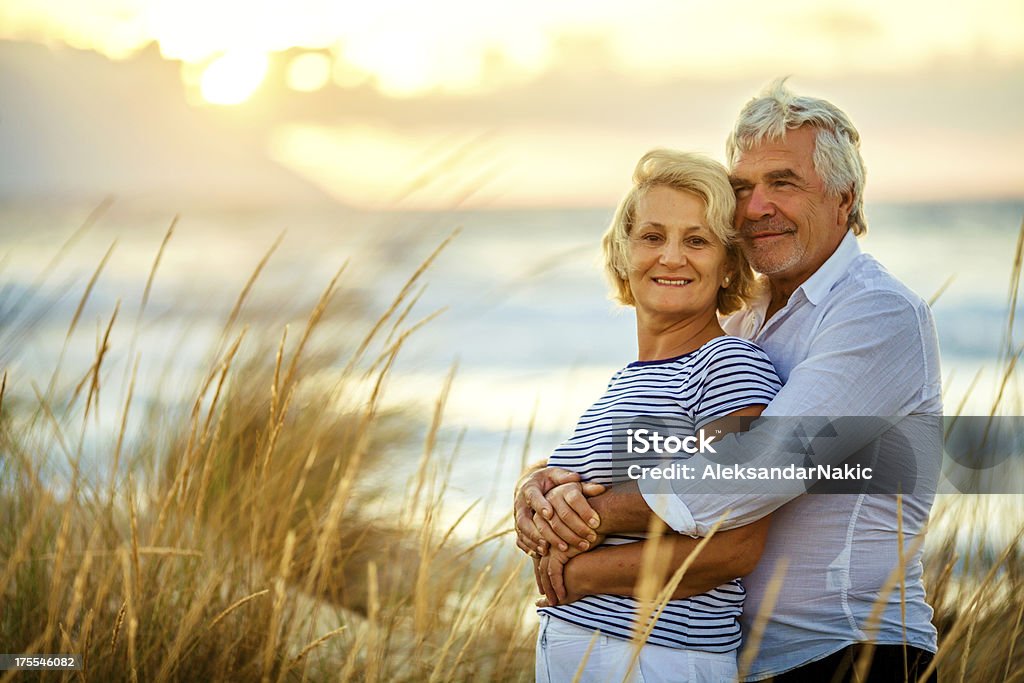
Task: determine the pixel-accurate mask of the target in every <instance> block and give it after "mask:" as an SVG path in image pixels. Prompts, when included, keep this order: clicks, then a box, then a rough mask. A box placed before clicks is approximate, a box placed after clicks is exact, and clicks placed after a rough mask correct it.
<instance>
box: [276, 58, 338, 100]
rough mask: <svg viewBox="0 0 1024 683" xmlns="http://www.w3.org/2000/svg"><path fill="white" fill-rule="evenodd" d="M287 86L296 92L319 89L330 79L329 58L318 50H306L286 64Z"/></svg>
mask: <svg viewBox="0 0 1024 683" xmlns="http://www.w3.org/2000/svg"><path fill="white" fill-rule="evenodd" d="M286 78H287V81H288V87H289V88H291V89H292V90H296V91H298V92H314V91H316V90H320V89H321V88H323V87H324V86H325V85H327V83H328V82H330V80H331V60H330V58H329V57H328V56H327V55H325V54H322V53H320V52H307V53H305V54H301V55H299V56H298V57H296V58H294V59H293V60H292V61H291V63H290V64H289V65H288V74H287V77H286Z"/></svg>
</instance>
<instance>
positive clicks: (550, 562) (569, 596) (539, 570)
mask: <svg viewBox="0 0 1024 683" xmlns="http://www.w3.org/2000/svg"><path fill="white" fill-rule="evenodd" d="M603 540H604V538H603V537H601V536H597V537H595V539H594V543H593V546H594V547H596V546H598V545H599V544H600V543H601V541H603ZM583 552H584V551H583V550H579V549H577V548H568V549H566V550H559V549H558V548H551V549H550V550H549V552H548V553H547V554H546V555H544V556H543V557H541V558H540V559H539V560H535V561H534V577H535V578H536V580H537V589H538V590H539V591H540V592H541V593H543V594H544V599H545V603H546V604H547V605H564V604H566V603H567V602H573V601H575V600H579V598H580V596H579V595H574V594H573V593H572V591H571V590H570V589H569V587H568V586H567V584H566V580H565V567H566V565H568V564H569V561H570V560H571V559H572V558H574V557H576V556H577V555H580V554H581V553H583Z"/></svg>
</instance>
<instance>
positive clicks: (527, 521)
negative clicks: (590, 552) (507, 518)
mask: <svg viewBox="0 0 1024 683" xmlns="http://www.w3.org/2000/svg"><path fill="white" fill-rule="evenodd" d="M579 478H580V476H579V475H578V474H577V473H575V472H572V471H570V470H565V469H562V468H559V467H542V468H539V469H536V470H534V471H533V472H530V473H529V474H527V475H526V476H524V477H523V478H522V479H521V480H520V483H519V486H518V487H517V488H516V494H515V499H514V501H513V520H514V522H515V529H516V545H517V546H519V548H520V549H521V550H522V551H523V552H525V553H526V554H527V555H534V556H540V555H543V554H545V553H546V552H547V546H548V544H549V542H550V540H545V535H544V533H543V529H541V528H539V527H538V525H537V524H536V523H535V522H534V520H535V519H538V520H543V521H544V522H545V524H544V526H545V527H546V528H548V534H547V537H548V539H555V538H558V539H560V538H561V537H560V536H559V535H558V534H556V533H554V532H553V531H552V530H551V529H550V523H549V520H551V519H552V518H553V517H556V516H558V517H559V519H560V520H561V518H562V516H563V515H565V516H568V517H569V519H570V522H571V523H572V525H573V528H576V529H579V530H580V531H582V532H584V534H585V535H586V534H587V533H588V532H590V527H588V526H587V523H586V522H583V517H586V518H587V519H588V520H591V519H597V515H596V514H595V513H594V510H593V509H592V508H591V507H590V505H589V503H587V502H586V497H587V496H596V495H597V494H599V493H601V492H603V491H604V487H603V486H601V485H600V484H591V483H583V484H581V483H579ZM564 484H574V485H575V488H576V490H577V492H578V493H579V495H578V496H572V500H571V503H570V502H569V501H567V499H566V497H565V496H564V495H560V496H559V498H558V500H557V502H558V505H559V506H565V505H570V508H569V510H570V511H571V514H569V512H566V511H565V510H564V509H563V510H561V511H557V515H556V508H555V507H554V506H553V504H552V503H551V502H549V501H548V500H547V498H546V497H545V494H547V493H549V492H551V491H553V490H554V489H556V488H557V487H559V486H560V485H564ZM563 493H564V492H563ZM559 527H560V528H561V527H565V522H564V521H562V522H561V523H560V524H559ZM565 528H566V529H568V528H570V527H565ZM567 535H570V534H569V533H568V532H567ZM566 540H567V541H569V542H570V543H573V545H577V546H578V545H579V543H580V542H581V541H583V540H585V538H584V537H582V536H577V535H571V537H570V538H568V539H566ZM558 543H559V544H561V545H566V544H565V543H564V542H562V541H561V540H559V541H558Z"/></svg>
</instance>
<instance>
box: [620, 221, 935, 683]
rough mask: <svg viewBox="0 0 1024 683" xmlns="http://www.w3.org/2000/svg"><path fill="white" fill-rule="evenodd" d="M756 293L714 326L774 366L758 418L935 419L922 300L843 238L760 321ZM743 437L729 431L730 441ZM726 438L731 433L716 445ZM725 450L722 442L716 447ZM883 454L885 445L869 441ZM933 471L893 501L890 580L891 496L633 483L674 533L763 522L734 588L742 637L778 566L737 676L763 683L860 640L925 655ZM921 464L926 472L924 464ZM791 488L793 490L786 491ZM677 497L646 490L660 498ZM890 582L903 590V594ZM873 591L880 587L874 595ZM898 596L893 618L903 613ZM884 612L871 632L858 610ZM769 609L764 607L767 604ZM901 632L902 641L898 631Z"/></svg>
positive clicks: (929, 324) (930, 641)
mask: <svg viewBox="0 0 1024 683" xmlns="http://www.w3.org/2000/svg"><path fill="white" fill-rule="evenodd" d="M767 306H768V298H767V296H766V297H765V298H764V299H763V300H762V301H760V302H758V303H757V304H755V305H754V306H753V308H752V309H746V310H744V311H741V312H740V313H738V314H735V315H733V316H731V317H730V318H727V319H726V320H724V321H723V327H724V329H725V331H726V332H727V333H729V334H733V335H736V336H741V337H745V338H748V339H751V340H752V341H754V342H755V343H757V344H758V345H760V346H761V347H762V348H763V349H764V350H765V351H766V352H767V354H768V357H769V358H771V360H772V362H773V363H774V364H775V367H776V370H777V371H778V373H779V376H780V377H781V378H782V381H783V382H784V386H783V388H782V391H780V392H779V394H778V395H777V396H776V398H775V399H774V400H773V401H772V402H771V403H770V404H769V405H768V407H767V408H766V409H765V411H764V413H763V414H764V415H766V416H829V417H838V416H882V417H898V416H907V415H917V414H925V415H940V414H941V412H942V400H941V386H940V385H941V378H940V371H939V353H938V342H937V340H936V334H935V324H934V321H933V319H932V316H931V311H930V310H929V308H928V305H927V304H926V303H925V302H924V301H923V300H922V299H921V298H920V297H919V296H917V295H916V294H914V293H913V292H912V291H911V290H909V289H908V288H907V287H906V286H904V285H903V284H902V283H900V282H899V281H898V280H897V279H896V278H894V277H893V276H892V275H891V274H890V273H889V272H888V271H886V270H885V268H883V267H882V266H881V265H880V264H879V263H878V262H877V261H876V260H875V259H874V258H872V257H871V256H869V255H867V254H864V253H862V252H861V251H860V247H859V245H858V243H857V239H856V237H855V236H854V235H853V233H847V235H846V236H845V238H844V239H843V241H842V242H841V243H840V245H839V247H838V248H837V249H836V251H835V252H834V253H833V254H832V256H831V257H830V258H829V259H828V261H826V262H825V264H824V265H822V267H821V268H819V269H818V270H817V271H816V272H815V273H814V274H813V275H812V276H811V277H810V278H808V279H807V280H806V281H805V282H804V283H803V284H802V285H801V286H800V287H799V288H798V289H797V290H796V291H795V292H794V293H793V295H792V296H791V297H790V298H789V301H788V302H787V304H786V305H785V306H784V307H783V308H782V309H781V310H779V311H778V312H777V313H776V314H775V315H773V316H772V318H771V319H770V320H768V321H767V322H765V320H764V318H765V313H766V310H767ZM744 436H745V435H740V436H739V437H738V440H742V439H743V438H744ZM728 438H734V437H727V439H728ZM721 443H722V446H721V447H720V448H719V451H721V450H722V448H725V447H726V446H725V444H726V443H727V440H723V441H722V442H721ZM875 447H876V448H879V449H880V451H879V455H881V457H884V456H885V454H886V450H885V449H886V444H885V438H884V437H883V438H882V439H880V440H877V441H876V442H875ZM940 457H941V453H936V454H935V459H934V463H933V465H934V471H928V472H924V473H922V474H923V475H924V476H923V477H922V479H923V485H920V482H919V486H918V487H917V488H915V491H914V494H913V495H905V496H902V501H901V504H902V512H903V529H902V532H903V537H904V551H905V554H906V557H905V566H904V571H903V572H902V574H903V576H902V580H897V581H896V584H895V588H894V589H891V586H892V584H891V583H889V584H888V586H887V581H888V580H889V578H890V574H893V575H894V576H895V577H896V578H897V579H899V578H900V577H899V572H898V571H897V572H895V573H894V568H897V567H898V565H899V559H898V558H899V555H900V553H899V549H898V543H897V538H898V536H897V496H895V495H884V494H850V495H813V494H810V495H800V494H801V492H802V486H800V485H797V486H793V487H792V488H791V490H789V491H786V492H785V493H781V494H780V493H779V491H780V489H779V487H773V488H772V490H771V493H770V494H766V495H751V494H744V493H737V494H735V495H728V494H723V493H711V494H709V493H707V492H702V491H701V482H700V481H699V479H697V480H668V481H666V480H650V479H644V480H641V481H640V482H639V483H640V490H641V493H642V494H643V495H644V499H645V500H646V501H647V503H648V505H650V506H651V508H652V509H653V510H654V511H655V512H656V513H657V514H658V515H659V516H661V517H662V518H663V519H664V520H665V522H666V523H667V524H668V525H669V526H671V527H672V528H674V529H675V530H676V531H679V532H681V533H685V534H689V535H704V534H706V533H707V531H708V530H709V528H710V527H711V526H712V525H713V524H714V523H715V522H716V521H717V520H718V519H719V518H720V517H722V516H723V515H724V514H726V513H728V515H729V519H728V521H727V522H726V524H725V525H724V526H725V527H726V528H728V527H735V526H740V525H742V524H747V523H750V522H752V521H754V520H756V519H760V518H761V517H764V516H765V515H768V514H770V513H774V514H773V516H772V523H771V530H770V532H769V535H768V541H767V544H766V549H765V552H764V555H763V556H762V558H761V561H760V563H759V564H758V567H757V569H755V570H754V572H753V573H752V574H750V575H749V576H748V577H747V578H746V579H745V582H746V586H747V590H748V598H747V606H746V609H745V614H744V620H745V625H746V627H747V633H748V634H749V628H750V627H751V626H752V624H753V622H754V619H756V617H757V615H758V613H759V611H760V610H761V605H762V600H763V599H764V598H765V596H766V594H767V590H768V586H769V583H770V582H771V581H772V578H773V574H774V573H775V570H776V567H777V566H781V565H780V560H781V561H784V562H785V563H786V565H787V566H788V569H787V570H786V571H785V574H784V575H782V578H781V586H780V589H779V591H778V593H777V600H776V602H775V605H774V608H773V609H772V611H771V616H770V617H769V618H768V622H767V625H766V627H765V630H764V633H763V638H762V640H761V643H760V647H759V649H758V651H757V655H756V658H755V661H754V664H753V666H752V668H751V669H750V671H749V672H748V680H761V679H765V678H769V677H770V676H773V675H777V674H780V673H783V672H785V671H788V670H790V669H793V668H796V667H798V666H800V665H803V664H806V663H809V662H812V661H815V660H818V659H821V658H823V657H825V656H827V655H829V654H832V653H833V652H836V651H838V650H840V649H841V648H843V647H845V646H847V645H849V644H852V643H855V642H862V641H873V642H876V643H881V644H899V643H903V642H904V640H905V641H906V642H907V643H908V644H910V645H914V646H917V647H920V648H924V649H926V650H930V651H932V652H934V651H935V649H936V632H935V629H934V627H933V626H932V624H931V618H932V610H931V608H930V607H929V606H928V604H927V603H926V602H925V594H924V587H923V586H922V584H921V574H922V566H921V546H920V538H918V537H919V536H920V535H921V534H922V532H923V529H924V525H925V522H926V521H927V518H928V512H929V510H930V508H931V503H932V499H933V497H934V482H935V480H936V479H937V477H938V467H939V462H940V460H939V458H940ZM927 467H932V464H929V465H927ZM798 484H799V483H798ZM668 492H671V493H674V494H675V495H668V496H667V495H658V494H665V493H668ZM901 584H902V586H901ZM883 587H886V588H888V589H889V590H887V591H886V592H884V593H883ZM901 587H902V589H903V595H904V597H903V600H904V606H905V620H904V618H903V617H902V616H901V605H900V593H901ZM876 602H878V603H880V604H884V605H885V608H884V609H883V610H882V613H881V619H880V621H879V622H878V625H877V626H876V627H874V628H871V625H870V624H869V615H870V614H871V612H872V609H873V607H874V606H875V603H876ZM766 607H767V605H766ZM904 634H905V635H904Z"/></svg>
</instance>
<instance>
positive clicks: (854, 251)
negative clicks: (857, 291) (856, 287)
mask: <svg viewBox="0 0 1024 683" xmlns="http://www.w3.org/2000/svg"><path fill="white" fill-rule="evenodd" d="M860 254H861V251H860V245H859V244H858V243H857V236H856V235H854V234H853V231H852V230H847V231H846V235H845V236H844V237H843V239H842V241H841V242H840V243H839V246H838V247H836V250H835V251H834V252H832V255H831V256H829V257H828V260H827V261H825V263H823V264H821V267H820V268H818V269H817V270H816V271H814V272H813V273H812V274H811V276H810V277H809V278H807V279H806V280H804V282H803V284H802V285H800V286H799V287H797V291H800V290H803V293H804V296H805V297H807V300H808V301H810V302H811V303H812V304H814V305H815V306H817V305H818V304H819V303H821V301H822V300H823V299H824V298H825V296H826V295H827V294H828V293H829V292H831V291H832V287H834V286H835V284H836V283H837V282H839V279H840V278H841V277H842V276H843V275H845V274H846V271H847V270H849V268H850V265H851V264H852V263H853V262H854V261H855V260H856V259H857V257H858V256H860Z"/></svg>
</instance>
